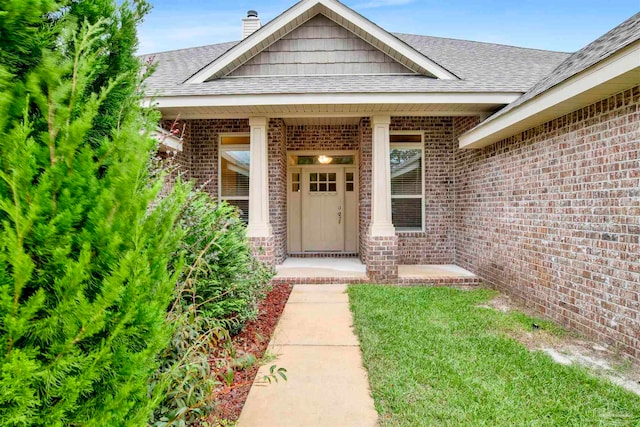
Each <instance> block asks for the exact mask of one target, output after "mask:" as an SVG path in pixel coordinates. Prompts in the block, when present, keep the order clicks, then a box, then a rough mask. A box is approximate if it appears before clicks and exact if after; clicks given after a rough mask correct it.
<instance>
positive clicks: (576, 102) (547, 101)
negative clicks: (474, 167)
mask: <svg viewBox="0 0 640 427" xmlns="http://www.w3.org/2000/svg"><path fill="white" fill-rule="evenodd" d="M639 81H640V13H637V14H635V15H634V16H632V17H631V18H629V19H627V20H626V21H624V22H623V23H621V24H620V25H618V26H617V27H615V28H614V29H612V30H611V31H609V32H607V33H606V34H604V35H603V36H602V37H600V38H598V39H596V40H595V41H593V42H592V43H589V44H588V45H587V46H585V47H584V48H582V49H580V50H579V51H577V52H575V53H574V54H572V55H571V56H569V57H568V58H567V59H566V60H564V61H562V62H561V63H560V64H559V65H558V66H557V67H556V68H555V69H554V70H553V71H552V72H551V73H549V74H548V75H547V76H545V77H543V78H542V79H541V80H540V81H538V82H537V83H536V84H535V85H533V87H531V89H529V90H528V91H527V92H526V93H524V94H523V95H522V96H521V97H519V98H518V99H517V100H516V101H514V102H512V103H511V104H509V105H507V106H506V107H504V108H503V109H501V110H500V111H498V112H497V113H495V114H494V115H492V116H491V117H489V118H488V119H487V120H485V121H483V122H482V123H480V124H479V125H478V126H476V127H475V128H474V129H471V130H470V131H468V132H467V133H466V134H464V135H462V137H461V146H467V147H481V146H485V145H488V144H490V143H492V142H496V141H498V140H500V139H502V138H504V137H505V135H506V136H510V135H513V134H515V133H517V132H518V131H522V130H526V129H528V128H531V127H533V126H535V125H537V124H540V123H544V122H545V121H547V120H549V119H551V118H554V117H559V116H561V115H563V114H566V113H568V112H570V111H573V110H575V109H577V108H580V107H581V106H584V105H589V103H591V102H595V101H597V100H599V99H604V98H606V97H607V96H610V95H613V94H615V93H619V92H620V91H621V90H624V89H626V88H629V87H632V86H634V85H637V84H638V82H639Z"/></svg>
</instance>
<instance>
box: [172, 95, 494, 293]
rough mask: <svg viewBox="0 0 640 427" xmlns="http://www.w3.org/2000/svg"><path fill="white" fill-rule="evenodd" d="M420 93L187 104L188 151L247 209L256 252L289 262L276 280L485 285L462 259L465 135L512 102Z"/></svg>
mask: <svg viewBox="0 0 640 427" xmlns="http://www.w3.org/2000/svg"><path fill="white" fill-rule="evenodd" d="M336 101H340V99H338V98H337V99H336ZM352 101H353V98H352ZM421 101H423V102H408V103H406V104H396V103H394V104H390V103H389V104H384V103H382V104H373V103H369V102H363V103H362V104H349V105H341V104H339V103H335V104H322V105H319V104H315V105H295V104H293V105H271V106H268V107H260V108H258V106H251V107H249V106H244V107H242V109H238V108H237V107H235V108H231V107H211V106H206V107H200V108H198V109H193V110H190V111H189V110H187V111H186V112H185V111H183V113H182V114H181V119H180V120H181V122H182V123H184V125H183V126H184V129H185V133H184V134H185V137H184V150H183V152H182V153H181V154H180V156H182V157H184V158H185V160H184V163H185V164H186V165H188V167H189V175H190V177H191V178H195V179H196V180H197V181H199V182H203V183H204V185H203V186H204V188H205V189H206V190H207V191H210V192H211V193H212V194H213V195H214V196H216V197H219V198H220V199H222V200H226V201H228V202H229V203H232V204H235V205H236V206H238V207H239V208H240V210H241V212H242V216H243V218H244V219H245V220H246V221H247V237H248V238H249V240H250V242H251V244H252V246H253V248H254V252H255V254H256V255H257V256H258V257H259V258H260V259H261V260H263V261H265V262H267V263H269V264H271V265H273V266H278V268H279V269H280V270H282V271H280V272H279V275H278V277H276V279H275V280H276V281H279V282H283V281H287V282H289V283H313V282H322V283H345V282H346V283H365V282H369V283H398V284H412V283H428V284H435V285H441V284H453V285H455V284H457V285H461V286H464V285H475V284H477V283H479V279H477V278H475V277H474V276H473V275H472V274H471V273H469V272H461V271H459V270H458V271H457V272H456V271H455V269H453V268H452V267H451V266H453V267H455V264H456V248H455V245H456V241H455V235H456V233H455V228H456V226H457V225H456V219H455V214H456V212H455V189H454V182H455V173H456V170H455V163H456V155H457V152H458V141H457V135H459V134H461V133H462V132H464V131H465V130H467V129H468V128H469V127H471V126H473V125H475V124H476V123H477V122H478V120H479V118H480V116H483V115H486V114H488V113H489V112H490V111H492V110H493V109H494V108H495V106H496V104H497V103H502V102H504V101H503V100H502V99H500V100H497V99H494V98H489V99H482V97H470V96H461V95H459V94H451V95H447V96H446V97H441V96H439V97H437V101H436V99H431V97H430V96H428V95H427V96H424V99H422V100H421ZM434 101H436V102H434ZM239 110H242V111H239ZM256 110H259V111H256ZM165 113H166V114H167V115H168V116H169V117H171V116H172V115H173V114H176V115H177V109H176V110H174V108H173V107H167V108H166V109H165ZM260 113H262V115H260ZM301 256H302V257H305V256H313V257H320V258H322V257H327V258H329V259H330V260H331V262H332V263H334V267H335V266H336V265H337V264H336V259H340V258H337V257H336V256H341V257H345V256H350V257H351V259H352V260H353V261H356V260H357V263H358V265H357V268H355V264H354V268H353V269H349V268H347V269H346V270H340V269H336V268H333V271H326V270H324V269H325V267H324V266H323V265H322V264H321V263H319V264H318V265H315V266H314V265H308V266H302V265H296V263H301V262H302V261H300V260H297V258H298V257H301ZM307 262H308V263H309V262H311V261H308V260H307ZM316 262H317V260H316ZM339 262H341V263H342V262H344V261H342V260H341V261H339ZM443 266H444V267H443ZM321 279H322V280H321Z"/></svg>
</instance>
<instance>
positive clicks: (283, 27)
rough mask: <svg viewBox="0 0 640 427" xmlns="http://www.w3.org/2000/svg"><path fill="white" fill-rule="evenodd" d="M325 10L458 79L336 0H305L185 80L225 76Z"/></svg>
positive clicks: (370, 38) (397, 53) (434, 71)
mask: <svg viewBox="0 0 640 427" xmlns="http://www.w3.org/2000/svg"><path fill="white" fill-rule="evenodd" d="M319 13H322V14H324V15H325V16H327V17H328V18H329V19H331V20H333V21H334V22H336V23H337V24H339V25H341V26H343V27H344V28H346V29H347V30H349V31H351V32H352V33H354V34H356V35H357V36H359V37H360V38H362V39H363V40H365V41H366V42H368V43H369V44H371V45H372V46H374V47H376V48H377V49H379V50H381V51H382V52H384V53H386V54H387V55H389V56H390V57H392V58H394V59H395V60H396V61H398V62H399V63H401V64H403V65H404V66H406V67H408V68H410V69H412V70H414V71H416V72H418V73H421V74H426V75H431V76H434V77H436V78H439V79H443V80H459V79H458V77H456V76H455V75H454V74H452V73H451V72H450V71H448V70H446V69H445V68H443V67H441V66H440V65H438V64H437V63H435V62H434V61H432V60H430V59H429V58H427V57H426V56H424V55H423V54H422V53H420V52H418V51H417V50H416V49H414V48H412V47H411V46H409V45H408V44H406V43H405V42H403V41H402V40H400V39H398V38H397V37H395V36H393V35H392V34H390V33H388V32H387V31H385V30H384V29H382V28H380V27H379V26H377V25H376V24H374V23H373V22H371V21H369V20H368V19H366V18H364V17H363V16H362V15H360V14H358V13H357V12H355V11H353V10H352V9H350V8H348V7H347V6H345V5H343V4H342V3H340V2H338V1H336V0H302V1H301V2H299V3H297V4H296V5H294V6H293V7H291V8H290V9H288V10H286V11H285V12H284V13H282V14H281V15H280V16H278V17H277V18H275V19H273V20H272V21H270V22H269V23H268V24H266V25H265V26H263V27H262V28H260V29H259V30H258V31H256V32H255V33H253V34H252V35H250V36H249V37H247V38H246V39H244V40H242V41H241V42H240V43H238V44H237V45H236V46H234V47H233V48H231V49H230V50H228V51H227V52H226V53H224V54H223V55H221V56H220V57H219V58H217V59H216V60H215V61H213V62H212V63H210V64H209V65H207V66H206V67H204V68H202V69H201V70H200V71H198V72H197V73H195V74H194V75H193V76H191V77H190V78H189V79H187V81H185V83H186V84H189V83H204V82H205V81H208V80H212V79H216V78H220V77H224V76H225V75H227V74H229V73H231V72H232V71H233V70H235V69H236V68H238V67H239V66H241V65H242V64H244V63H245V62H247V61H248V60H250V59H251V58H253V57H254V56H255V55H257V54H259V53H260V52H262V51H263V50H265V49H266V48H268V47H269V46H271V45H272V44H273V43H275V42H276V41H278V40H280V39H281V38H282V37H284V36H285V35H286V34H288V33H290V32H291V31H293V30H294V29H296V28H297V27H299V26H300V25H302V24H304V23H305V22H307V21H308V20H309V19H311V18H313V17H314V16H316V15H317V14H319Z"/></svg>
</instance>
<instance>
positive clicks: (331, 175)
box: [329, 173, 336, 181]
mask: <svg viewBox="0 0 640 427" xmlns="http://www.w3.org/2000/svg"><path fill="white" fill-rule="evenodd" d="M335 180H336V174H335V173H330V174H329V181H335Z"/></svg>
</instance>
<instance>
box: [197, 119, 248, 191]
mask: <svg viewBox="0 0 640 427" xmlns="http://www.w3.org/2000/svg"><path fill="white" fill-rule="evenodd" d="M190 122H191V123H190V132H189V140H188V141H187V143H186V144H185V146H187V145H188V154H189V157H190V161H189V163H188V165H189V166H188V167H189V174H188V177H189V178H190V179H194V180H195V181H196V183H197V184H198V185H200V186H202V188H203V189H204V190H206V191H208V192H209V193H210V194H212V195H213V196H214V197H216V198H217V197H218V144H219V135H220V134H221V133H237V132H243V133H248V132H249V120H243V119H237V120H235V119H234V120H232V119H228V120H213V119H212V120H208V119H207V120H191V121H190Z"/></svg>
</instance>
